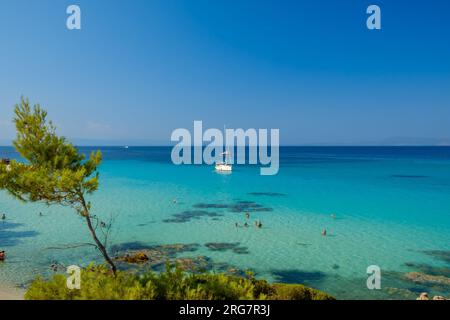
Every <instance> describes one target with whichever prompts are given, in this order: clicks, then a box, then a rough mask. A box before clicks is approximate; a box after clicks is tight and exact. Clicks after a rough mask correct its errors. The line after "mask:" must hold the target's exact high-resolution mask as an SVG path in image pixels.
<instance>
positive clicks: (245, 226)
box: [234, 212, 262, 229]
mask: <svg viewBox="0 0 450 320" xmlns="http://www.w3.org/2000/svg"><path fill="white" fill-rule="evenodd" d="M245 218H246V219H247V220H249V219H250V212H246V213H245ZM234 225H235V226H236V228H239V227H240V225H239V223H238V222H236V223H235V224H234ZM254 225H255V227H257V228H258V229H261V228H262V222H261V220H255V222H254ZM249 226H250V225H249V224H248V222H247V221H246V222H244V228H248V227H249Z"/></svg>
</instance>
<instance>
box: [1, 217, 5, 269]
mask: <svg viewBox="0 0 450 320" xmlns="http://www.w3.org/2000/svg"><path fill="white" fill-rule="evenodd" d="M1 219H2V220H6V214H4V213H2V218H1ZM5 259H6V252H5V251H4V250H2V251H0V261H5Z"/></svg>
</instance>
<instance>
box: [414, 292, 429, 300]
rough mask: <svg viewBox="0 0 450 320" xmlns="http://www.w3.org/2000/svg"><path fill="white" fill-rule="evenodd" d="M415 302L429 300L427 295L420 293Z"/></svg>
mask: <svg viewBox="0 0 450 320" xmlns="http://www.w3.org/2000/svg"><path fill="white" fill-rule="evenodd" d="M417 300H430V299H429V298H428V293H426V292H422V293H421V294H420V296H419V297H418V298H417Z"/></svg>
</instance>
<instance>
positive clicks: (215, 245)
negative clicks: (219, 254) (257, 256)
mask: <svg viewBox="0 0 450 320" xmlns="http://www.w3.org/2000/svg"><path fill="white" fill-rule="evenodd" d="M205 246H206V247H207V248H208V249H209V250H212V251H229V250H231V251H233V252H234V253H237V254H249V253H250V252H249V251H248V248H247V247H243V246H240V243H239V242H209V243H205Z"/></svg>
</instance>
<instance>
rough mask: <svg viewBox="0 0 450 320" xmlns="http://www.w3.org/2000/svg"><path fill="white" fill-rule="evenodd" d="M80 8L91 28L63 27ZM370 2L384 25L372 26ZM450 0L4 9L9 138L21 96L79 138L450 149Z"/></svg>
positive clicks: (262, 0)
mask: <svg viewBox="0 0 450 320" xmlns="http://www.w3.org/2000/svg"><path fill="white" fill-rule="evenodd" d="M70 4H77V5H79V6H80V7H81V11H82V30H77V31H69V30H67V29H66V18H67V14H66V8H67V6H68V5H70ZM370 4H378V5H379V6H380V7H381V11H382V30H380V31H370V30H368V29H367V28H366V18H367V15H366V13H365V11H366V8H367V6H368V5H370ZM449 12H450V2H449V1H444V0H442V1H439V0H437V1H423V0H420V1H401V0H396V1H363V0H358V1H356V0H341V1H335V0H329V1H325V0H315V1H312V0H311V1H300V0H296V1H269V0H259V1H257V0H252V1H247V0H242V1H234V0H228V1H226V0H212V1H211V0H209V1H208V0H195V1H194V0H186V1H181V0H170V1H168V0H161V1H156V0H152V1H147V0H146V1H144V0H143V1H137V0H132V1H125V0H123V1H100V0H96V1H87V0H83V1H80V0H79V1H76V0H71V1H65V0H61V1H57V0H44V1H23V0H10V1H7V0H0V40H1V42H0V49H1V50H0V142H3V143H7V142H8V141H10V140H11V138H13V136H14V128H13V127H12V125H11V124H10V119H11V118H12V108H13V105H14V104H15V103H16V102H18V101H19V99H20V96H21V95H24V96H26V97H29V99H30V100H31V101H32V102H39V103H40V104H41V105H42V106H43V107H44V108H46V109H47V110H48V111H49V113H50V117H51V118H52V119H54V121H55V123H56V124H57V125H58V128H59V132H60V133H62V134H64V135H66V136H68V137H69V138H71V139H73V140H74V141H76V142H78V143H86V144H88V143H92V144H97V143H119V144H122V143H124V144H159V145H161V144H169V142H170V141H169V139H170V134H171V132H172V130H174V129H176V128H180V127H184V128H192V126H193V121H194V120H203V122H204V126H205V127H216V128H222V127H223V125H227V127H229V128H279V129H280V136H281V143H282V144H322V143H327V144H371V143H376V144H379V143H381V144H383V143H389V142H393V143H396V142H398V141H412V142H414V141H425V142H424V143H431V144H433V143H436V142H440V141H445V140H446V141H447V142H449V141H450V41H449V39H450V22H448V13H449Z"/></svg>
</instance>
